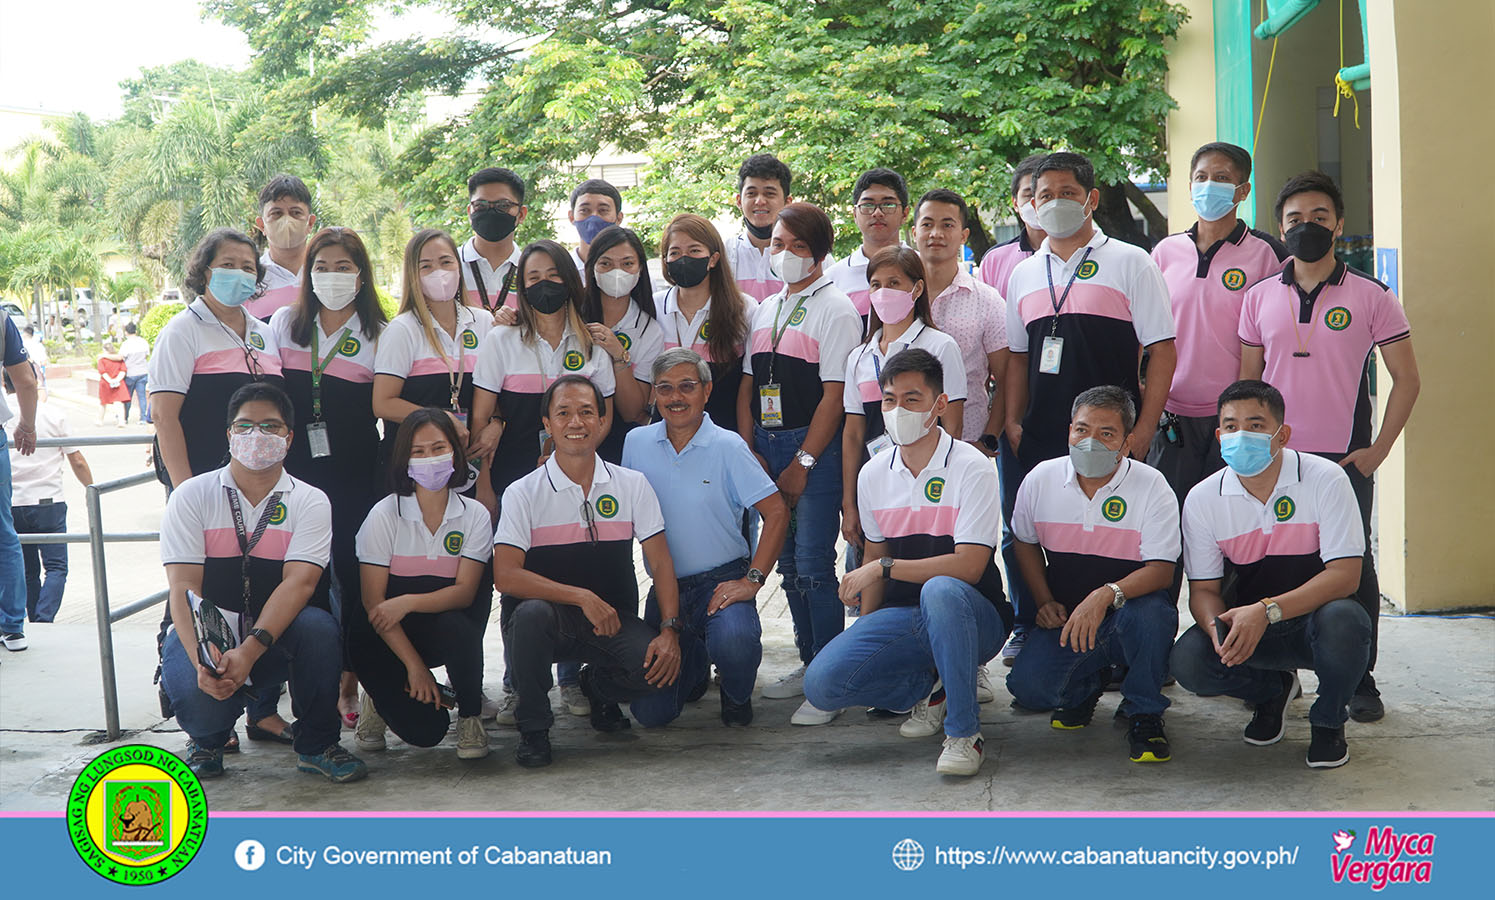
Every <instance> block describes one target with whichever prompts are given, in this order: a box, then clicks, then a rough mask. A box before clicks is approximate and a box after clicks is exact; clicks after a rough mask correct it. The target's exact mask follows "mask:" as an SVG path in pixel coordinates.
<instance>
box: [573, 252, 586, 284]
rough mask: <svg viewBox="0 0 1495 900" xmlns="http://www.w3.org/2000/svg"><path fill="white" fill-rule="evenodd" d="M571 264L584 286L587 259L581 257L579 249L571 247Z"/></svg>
mask: <svg viewBox="0 0 1495 900" xmlns="http://www.w3.org/2000/svg"><path fill="white" fill-rule="evenodd" d="M571 264H572V265H573V266H576V274H577V276H578V277H580V278H581V283H582V286H583V287H585V286H586V283H587V261H586V260H584V259H582V258H581V251H580V250H576V249H572V251H571Z"/></svg>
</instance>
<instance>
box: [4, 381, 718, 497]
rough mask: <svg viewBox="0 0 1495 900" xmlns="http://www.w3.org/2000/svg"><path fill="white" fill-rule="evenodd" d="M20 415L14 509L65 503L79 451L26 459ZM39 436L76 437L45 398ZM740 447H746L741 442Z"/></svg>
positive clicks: (13, 456)
mask: <svg viewBox="0 0 1495 900" xmlns="http://www.w3.org/2000/svg"><path fill="white" fill-rule="evenodd" d="M20 421H21V420H20V416H19V414H18V415H16V416H12V417H11V418H10V419H9V420H8V421H6V422H5V431H6V433H7V434H8V435H9V437H10V450H9V453H10V505H11V506H36V505H37V504H39V503H41V502H42V501H43V500H45V501H47V502H49V503H61V502H62V501H63V493H62V466H63V464H64V463H65V462H66V461H67V455H68V454H69V453H72V452H73V451H74V450H76V449H77V448H76V447H37V448H36V450H35V451H34V452H32V454H31V455H30V456H22V455H21V453H20V451H18V450H17V449H16V425H17V424H18V423H19V422H20ZM36 436H37V437H38V438H58V439H66V438H69V437H72V432H71V431H69V430H68V427H67V419H66V418H65V417H64V416H62V415H61V414H60V413H58V412H57V411H56V410H55V409H53V408H52V404H50V403H48V402H47V401H45V400H42V399H41V398H37V401H36ZM738 443H739V444H740V443H742V441H741V440H738Z"/></svg>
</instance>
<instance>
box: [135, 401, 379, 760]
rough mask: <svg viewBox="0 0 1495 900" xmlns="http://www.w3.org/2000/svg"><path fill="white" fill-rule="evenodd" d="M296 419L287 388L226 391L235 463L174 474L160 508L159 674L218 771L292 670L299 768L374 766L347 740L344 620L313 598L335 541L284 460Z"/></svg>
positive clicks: (314, 499) (311, 491)
mask: <svg viewBox="0 0 1495 900" xmlns="http://www.w3.org/2000/svg"><path fill="white" fill-rule="evenodd" d="M295 420H296V419H295V415H294V411H293V409H292V407H291V401H290V398H288V397H287V396H286V395H285V392H284V391H282V390H281V389H280V388H278V387H275V386H274V385H271V384H267V383H265V382H251V383H249V384H246V385H244V386H243V387H241V388H239V389H238V390H237V391H235V392H234V395H233V397H232V398H231V399H230V400H229V404H228V428H227V431H228V441H229V457H230V460H229V464H228V465H227V466H224V467H223V468H221V469H215V470H213V471H211V472H204V473H203V474H201V475H197V476H194V477H192V478H189V479H187V480H186V481H184V482H182V483H181V484H180V485H178V486H177V488H176V490H175V491H173V492H172V494H171V499H170V500H169V501H168V502H167V504H166V514H165V515H164V516H162V518H161V562H162V563H163V564H164V565H165V567H166V581H167V584H168V586H169V593H170V597H169V599H168V607H169V612H170V616H171V625H172V629H173V630H174V632H175V634H173V633H171V632H170V631H168V632H167V634H166V637H165V642H164V643H163V644H162V647H161V684H162V687H163V688H164V689H165V693H166V697H167V699H168V700H169V701H170V704H171V709H172V712H173V714H174V715H175V716H176V719H177V722H179V723H180V724H181V726H182V730H183V731H185V732H186V733H187V735H188V743H187V750H188V757H187V765H188V766H189V767H190V768H191V769H192V771H193V772H195V773H197V776H198V777H199V778H211V777H216V776H219V775H222V774H223V750H224V746H225V745H226V744H227V743H228V741H229V738H230V736H231V735H232V734H233V728H234V723H235V722H237V721H238V719H239V716H240V715H241V714H242V713H243V712H244V706H245V703H246V702H247V701H248V700H251V699H253V695H254V694H255V693H256V692H257V691H258V690H260V689H265V690H271V689H273V686H274V685H278V684H279V683H280V682H282V681H285V680H287V678H289V680H290V682H291V694H292V696H294V697H295V699H296V704H295V708H296V713H297V716H296V723H295V750H296V753H297V763H296V768H297V769H298V770H300V771H302V772H313V773H318V774H321V775H325V776H326V777H327V778H328V779H329V780H331V781H334V782H339V783H341V782H348V781H357V780H358V779H360V778H363V777H365V776H366V775H367V774H368V769H367V767H365V766H364V764H363V762H362V761H361V760H359V759H358V758H357V757H356V756H353V755H352V754H351V753H349V752H348V751H347V750H345V749H343V747H342V745H341V744H339V743H338V734H339V731H340V717H339V715H338V711H337V698H338V682H339V679H340V677H341V674H342V673H341V669H342V657H343V654H342V645H341V633H340V631H339V629H338V624H337V620H335V619H333V617H332V614H331V613H329V612H327V610H325V609H322V608H320V607H317V606H313V605H310V604H309V603H308V601H309V600H310V599H311V597H312V594H313V593H315V591H316V589H317V583H318V582H319V581H320V580H321V578H322V571H323V570H324V569H325V568H327V561H328V559H329V557H330V556H331V553H332V506H331V504H330V503H329V502H328V500H327V495H326V494H324V493H322V492H321V491H320V490H318V489H316V488H315V487H312V486H311V485H309V484H307V483H305V482H303V481H301V480H300V479H298V478H293V477H292V476H291V475H290V474H289V473H287V472H286V471H285V467H284V465H283V463H284V460H285V455H286V451H287V449H288V448H289V447H290V443H291V440H292V439H293V437H294V435H292V433H291V428H290V424H289V423H291V422H294V421H295ZM189 591H190V592H191V593H192V594H194V595H196V596H197V597H200V598H202V602H203V604H204V606H207V605H209V604H211V606H212V607H216V608H217V609H219V610H222V611H223V612H224V614H225V615H224V618H225V619H227V620H228V621H229V623H230V629H231V630H232V631H233V632H234V633H235V637H236V639H237V643H236V645H235V646H234V647H232V648H230V649H228V650H227V651H224V652H219V651H218V648H216V647H215V648H213V649H211V650H209V649H207V648H205V647H204V646H203V644H202V642H201V641H200V640H199V636H198V633H197V631H198V629H197V623H196V621H195V618H194V615H193V608H192V602H191V601H190V600H189V599H188V592H189ZM210 618H211V616H204V617H203V621H208V620H209V619H210ZM234 620H237V622H238V627H237V628H233V627H232V623H233V621H234ZM204 654H207V656H208V657H209V658H206V659H205V658H204ZM256 686H259V687H256Z"/></svg>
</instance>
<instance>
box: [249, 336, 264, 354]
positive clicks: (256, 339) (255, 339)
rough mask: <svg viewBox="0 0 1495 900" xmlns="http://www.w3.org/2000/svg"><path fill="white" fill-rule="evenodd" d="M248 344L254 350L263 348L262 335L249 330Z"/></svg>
mask: <svg viewBox="0 0 1495 900" xmlns="http://www.w3.org/2000/svg"><path fill="white" fill-rule="evenodd" d="M249 346H251V347H253V348H254V349H256V350H263V349H265V337H264V335H262V334H260V333H259V332H258V331H251V332H250V333H249Z"/></svg>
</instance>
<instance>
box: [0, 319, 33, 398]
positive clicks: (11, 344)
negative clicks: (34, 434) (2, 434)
mask: <svg viewBox="0 0 1495 900" xmlns="http://www.w3.org/2000/svg"><path fill="white" fill-rule="evenodd" d="M0 320H3V321H0V329H4V331H5V336H4V340H0V350H4V353H0V356H3V357H4V358H3V359H0V364H3V365H4V366H5V367H7V368H8V367H10V366H19V365H20V364H21V363H23V362H26V361H27V360H28V359H30V355H29V354H28V353H27V352H26V344H25V342H24V341H22V340H21V329H19V328H17V327H16V323H15V322H13V321H11V318H10V316H5V315H0ZM10 417H11V408H10V404H8V403H6V402H5V392H4V391H0V419H8V418H10Z"/></svg>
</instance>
